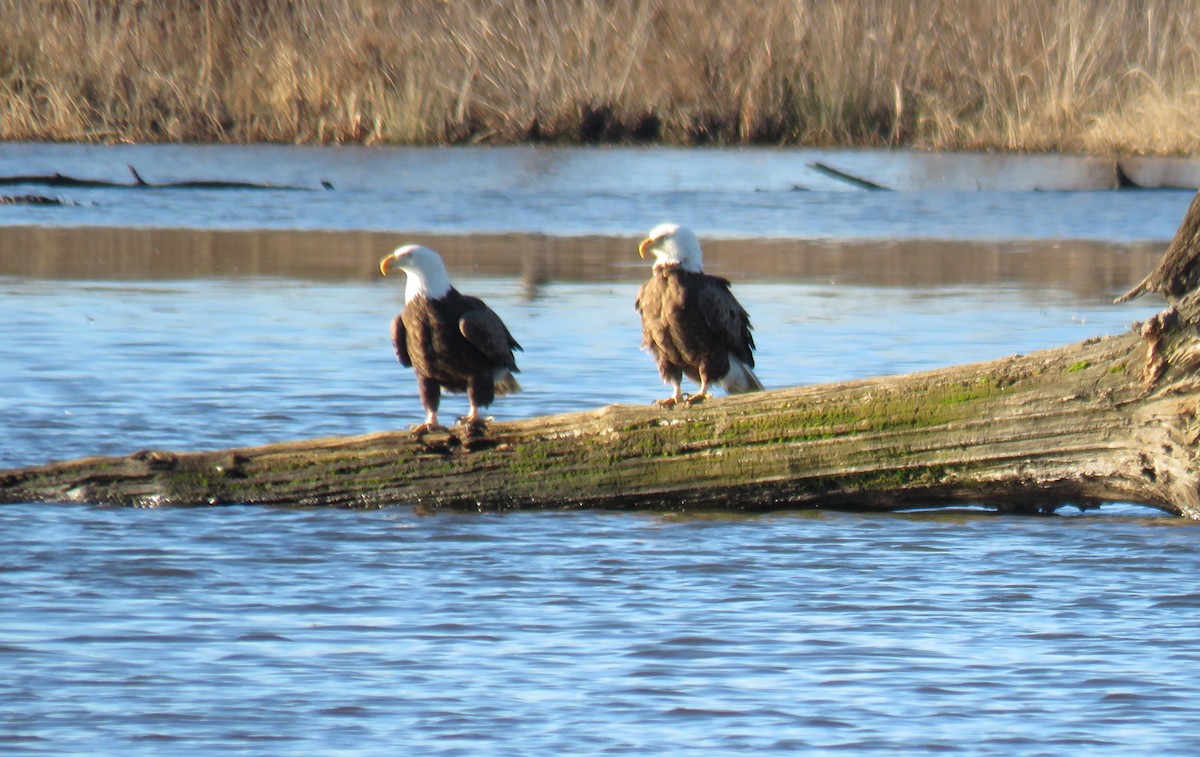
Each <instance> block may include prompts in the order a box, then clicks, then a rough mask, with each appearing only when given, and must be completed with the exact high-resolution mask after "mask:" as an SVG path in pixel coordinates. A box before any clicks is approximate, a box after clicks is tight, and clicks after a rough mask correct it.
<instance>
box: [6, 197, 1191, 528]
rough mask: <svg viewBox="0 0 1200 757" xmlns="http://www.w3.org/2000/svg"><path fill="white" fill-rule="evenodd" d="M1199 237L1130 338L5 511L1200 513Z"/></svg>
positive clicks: (20, 491) (188, 457)
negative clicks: (1139, 508) (1130, 508)
mask: <svg viewBox="0 0 1200 757" xmlns="http://www.w3.org/2000/svg"><path fill="white" fill-rule="evenodd" d="M1198 222H1200V202H1195V203H1193V205H1192V207H1191V208H1190V209H1189V211H1188V217H1187V218H1185V219H1184V223H1183V225H1182V226H1181V231H1180V233H1179V234H1178V235H1177V237H1176V240H1175V241H1174V242H1172V245H1171V248H1170V250H1169V253H1170V254H1171V255H1173V257H1172V256H1164V263H1162V264H1160V270H1159V271H1158V272H1156V274H1152V277H1153V276H1155V275H1157V276H1158V278H1154V279H1153V281H1152V282H1151V284H1152V285H1153V287H1147V288H1155V289H1157V290H1158V291H1163V292H1166V293H1168V295H1169V296H1170V297H1171V299H1172V300H1173V301H1174V305H1173V306H1172V307H1171V308H1170V309H1169V310H1167V311H1165V312H1163V313H1161V314H1159V315H1158V316H1156V317H1155V318H1153V319H1151V320H1150V321H1149V322H1148V323H1146V324H1145V325H1141V326H1139V327H1137V328H1135V329H1134V330H1133V331H1131V332H1130V333H1126V334H1123V335H1119V336H1110V337H1102V338H1095V339H1089V340H1087V341H1084V342H1081V343H1079V344H1074V345H1068V346H1065V347H1060V348H1057V349H1053V350H1046V351H1042V352H1037V353H1033V354H1030V355H1025V356H1014V357H1009V358H1005V359H1001V360H996V361H993V362H989V363H979V364H974V365H966V366H958V367H953V368H946V369H942V370H936V371H929V372H924V373H917V374H910V375H904V376H895V377H884V378H874V379H866V380H860V381H853V382H847V383H840V384H831V385H822V386H808V387H797V388H792V389H779V390H774V391H768V392H761V393H756V394H750V395H742V396H738V397H729V398H723V399H719V400H713V401H709V402H706V403H703V404H700V405H697V406H694V407H690V408H677V409H674V410H663V409H659V408H655V407H630V406H621V405H614V406H610V407H606V408H603V409H600V410H597V411H593V412H581V413H571V414H566V415H557V416H551V417H545V418H533V419H529V420H524V421H516V422H510V423H494V424H493V425H492V426H491V427H490V428H489V430H488V433H487V435H486V436H485V437H483V438H472V437H468V436H466V435H465V434H459V433H456V434H450V433H436V434H429V435H426V436H424V437H420V438H416V437H414V436H413V435H412V434H409V433H407V432H397V433H379V434H373V435H369V436H361V437H352V438H332V439H318V440H313V441H304V442H292V443H283V444H272V445H266V446H261V447H254V448H246V449H237V450H224V451H217V452H191V453H173V452H164V451H150V450H144V451H141V452H137V453H134V454H132V455H130V456H128V457H123V458H121V457H103V458H86V459H82V460H76V461H71V462H64V463H55V464H51V465H46V466H39V467H32V468H23V469H19V470H10V471H3V472H0V502H29V501H62V502H91V503H103V504H129V505H154V504H179V505H200V504H223V503H270V504H287V505H330V506H374V505H382V504H388V503H408V504H416V505H421V506H425V507H430V508H455V509H470V510H476V509H484V510H493V509H521V508H559V507H607V508H629V509H633V508H638V509H648V510H664V509H668V510H669V509H692V510H704V509H708V510H735V511H764V510H772V509H790V508H816V507H829V508H839V509H860V510H896V509H906V508H914V507H936V506H942V505H949V504H961V503H975V504H981V505H990V506H994V507H998V508H1002V509H1012V510H1021V511H1049V510H1053V509H1055V508H1057V507H1060V506H1062V505H1068V504H1071V505H1076V506H1078V507H1081V508H1086V507H1091V506H1095V505H1098V504H1101V503H1104V502H1110V501H1123V502H1133V503H1139V504H1144V505H1149V506H1152V507H1156V508H1159V509H1161V510H1164V511H1167V512H1170V513H1175V514H1179V515H1184V516H1188V517H1192V518H1200V463H1198V456H1197V441H1198V440H1200V421H1198V420H1197V408H1198V406H1200V384H1198V382H1197V379H1196V372H1197V368H1200V294H1198V293H1197V292H1196V291H1195V287H1194V284H1193V282H1194V280H1195V278H1196V277H1195V276H1193V275H1192V273H1191V272H1192V271H1193V270H1194V268H1193V265H1192V264H1193V263H1194V262H1195V261H1196V259H1197V256H1198V255H1200V239H1198V238H1197V237H1196V236H1195V235H1194V234H1193V233H1192V232H1191V231H1190V229H1194V228H1196V224H1197V223H1198ZM1183 237H1187V238H1186V239H1185V238H1183ZM1179 247H1186V251H1185V252H1184V253H1180V252H1179V250H1178V249H1177V248H1179ZM1164 266H1165V268H1164ZM1173 277H1177V278H1179V279H1182V280H1184V281H1179V280H1176V278H1173ZM1160 278H1161V279H1162V281H1159V279H1160ZM1168 279H1169V280H1168Z"/></svg>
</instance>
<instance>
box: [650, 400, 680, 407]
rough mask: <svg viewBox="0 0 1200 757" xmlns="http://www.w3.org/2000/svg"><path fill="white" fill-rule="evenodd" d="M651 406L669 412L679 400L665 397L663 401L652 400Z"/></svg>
mask: <svg viewBox="0 0 1200 757" xmlns="http://www.w3.org/2000/svg"><path fill="white" fill-rule="evenodd" d="M651 404H653V405H657V406H659V407H661V408H664V409H667V410H670V409H671V408H673V407H675V406H676V405H678V404H679V400H678V399H676V398H675V397H667V398H666V399H665V400H654V402H652V403H651Z"/></svg>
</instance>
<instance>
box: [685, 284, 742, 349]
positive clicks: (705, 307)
mask: <svg viewBox="0 0 1200 757" xmlns="http://www.w3.org/2000/svg"><path fill="white" fill-rule="evenodd" d="M695 296H696V305H697V307H698V308H699V310H700V312H701V313H703V314H704V321H705V323H707V324H708V327H709V328H710V329H712V332H713V334H715V335H716V337H717V339H719V340H720V341H721V343H722V344H723V345H724V346H725V348H726V349H728V350H729V351H730V352H732V353H733V354H734V355H736V356H737V357H738V358H739V359H740V360H741V361H742V362H743V363H745V364H746V365H748V366H750V367H754V352H753V350H754V337H753V336H752V335H751V334H750V329H751V326H750V314H749V313H747V312H746V309H745V308H744V307H742V304H741V303H740V302H738V301H737V298H736V297H734V296H733V292H731V291H729V282H728V281H726V280H725V279H722V278H720V277H717V276H708V277H706V280H705V281H704V284H703V285H702V286H701V287H700V288H699V291H697V292H696V294H695Z"/></svg>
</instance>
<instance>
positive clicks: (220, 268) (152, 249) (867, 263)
mask: <svg viewBox="0 0 1200 757" xmlns="http://www.w3.org/2000/svg"><path fill="white" fill-rule="evenodd" d="M639 240H640V237H639V236H635V237H627V238H626V237H609V236H583V237H554V236H546V235H540V234H500V235H466V236H464V235H431V234H406V235H400V234H394V233H382V232H367V231H348V232H294V231H270V230H263V231H213V230H194V229H187V230H179V229H130V228H46V227H34V226H25V227H0V275H11V276H26V277H34V278H40V279H91V280H97V279H117V280H170V279H191V278H205V277H248V276H250V277H254V276H278V277H286V278H291V279H303V280H312V281H331V282H332V281H343V280H360V281H361V280H370V279H375V278H378V277H379V273H378V270H379V269H378V261H379V259H380V258H381V257H382V256H383V255H384V254H386V253H387V252H388V251H390V250H392V249H393V248H395V247H396V246H398V245H399V244H402V243H405V242H409V241H416V242H420V243H423V244H428V245H429V246H431V247H433V248H435V249H437V250H438V251H439V252H441V253H442V255H443V257H444V258H445V260H446V263H447V265H448V267H449V268H450V270H451V273H452V275H457V276H462V275H472V276H502V277H517V278H519V279H520V280H521V281H522V282H524V286H525V289H526V291H527V296H529V297H536V296H537V294H538V291H539V285H541V284H544V283H547V282H552V281H635V280H639V279H642V278H644V277H645V276H646V270H647V264H646V263H645V262H644V261H642V260H640V259H638V257H637V248H636V245H637V242H638V241H639ZM703 244H704V252H705V261H706V267H707V269H708V270H709V271H710V272H712V273H717V274H721V275H725V276H728V277H730V278H731V279H733V280H734V281H735V282H750V281H783V280H790V281H798V282H813V283H836V284H841V285H851V286H886V287H910V288H928V287H944V286H991V285H1017V286H1020V287H1025V288H1031V289H1057V290H1061V291H1065V292H1070V293H1072V294H1074V295H1076V296H1078V297H1080V298H1082V299H1086V300H1094V299H1103V298H1106V297H1108V296H1110V295H1113V294H1116V293H1119V292H1122V291H1124V290H1126V289H1128V288H1129V287H1130V286H1132V285H1133V284H1134V283H1136V282H1137V281H1139V280H1140V279H1141V278H1142V277H1143V276H1144V275H1145V274H1146V273H1147V272H1149V271H1150V270H1151V269H1152V268H1153V267H1154V265H1155V263H1157V261H1158V257H1159V256H1160V255H1161V254H1162V250H1163V249H1164V247H1165V244H1161V243H1129V244H1107V243H1100V242H1087V241H1024V242H970V241H953V242H950V241H940V240H926V241H920V240H918V241H912V240H899V241H847V240H841V241H836V240H774V239H754V240H727V239H712V240H704V241H703Z"/></svg>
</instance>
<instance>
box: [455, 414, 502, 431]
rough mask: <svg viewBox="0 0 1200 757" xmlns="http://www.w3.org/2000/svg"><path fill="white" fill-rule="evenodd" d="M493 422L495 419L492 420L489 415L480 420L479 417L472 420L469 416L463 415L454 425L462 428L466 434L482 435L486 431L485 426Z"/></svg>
mask: <svg viewBox="0 0 1200 757" xmlns="http://www.w3.org/2000/svg"><path fill="white" fill-rule="evenodd" d="M493 420H495V418H492V417H491V416H490V415H489V416H488V417H487V418H480V417H479V416H475V417H474V418H472V417H471V416H469V415H464V416H462V417H461V418H459V419H458V421H457V423H456V425H459V426H462V427H463V428H464V429H466V430H467V432H468V433H471V434H482V433H483V432H484V431H486V430H487V424H488V423H489V422H491V421H493Z"/></svg>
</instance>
